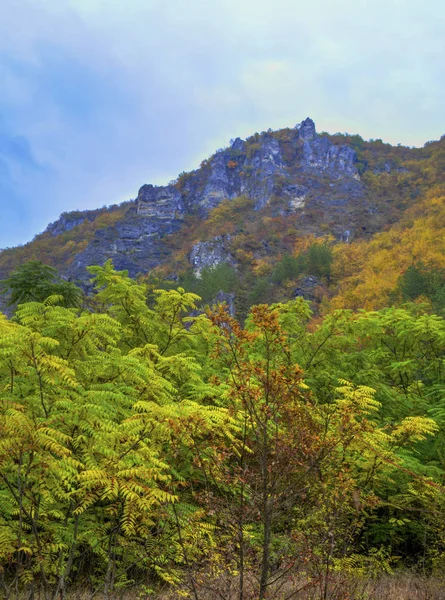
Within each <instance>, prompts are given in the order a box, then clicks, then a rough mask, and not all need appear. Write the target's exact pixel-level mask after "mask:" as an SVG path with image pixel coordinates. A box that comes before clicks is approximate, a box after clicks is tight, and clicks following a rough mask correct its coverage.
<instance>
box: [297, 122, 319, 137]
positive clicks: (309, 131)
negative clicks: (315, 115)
mask: <svg viewBox="0 0 445 600" xmlns="http://www.w3.org/2000/svg"><path fill="white" fill-rule="evenodd" d="M295 129H297V130H298V133H299V134H300V137H301V138H302V139H303V140H313V139H314V138H315V136H316V135H317V132H316V131H315V123H314V121H313V120H312V119H311V118H309V117H307V118H306V119H305V120H304V121H302V122H301V123H300V124H299V125H297V126H296V127H295Z"/></svg>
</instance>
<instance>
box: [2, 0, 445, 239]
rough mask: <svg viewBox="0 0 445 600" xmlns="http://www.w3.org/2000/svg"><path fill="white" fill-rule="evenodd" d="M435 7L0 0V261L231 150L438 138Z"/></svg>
mask: <svg viewBox="0 0 445 600" xmlns="http://www.w3.org/2000/svg"><path fill="white" fill-rule="evenodd" d="M444 31H445V3H444V2H443V0H423V1H421V2H420V1H419V0H372V1H371V0H368V1H365V0H267V1H266V0H125V2H124V1H122V0H0V248H5V247H9V246H14V245H17V244H21V243H25V242H27V241H29V240H30V239H32V238H33V236H34V235H36V234H38V233H39V232H41V231H43V230H44V229H45V228H46V226H47V224H48V223H49V222H51V221H54V220H56V219H57V218H58V216H59V215H60V213H62V212H64V211H69V210H76V209H82V210H83V209H87V208H97V207H101V206H103V205H110V204H115V203H118V202H122V201H125V200H128V199H130V198H135V197H136V196H137V191H138V189H139V187H140V186H141V185H143V184H144V183H153V184H157V185H163V184H166V183H168V182H169V181H170V180H172V179H175V178H176V176H177V175H178V174H179V173H180V172H182V171H188V170H191V169H194V168H197V167H198V166H199V164H200V162H201V161H202V160H203V159H204V158H206V157H208V156H209V155H211V154H212V153H213V152H214V151H215V150H216V149H218V148H221V147H225V146H227V145H228V144H229V141H230V139H232V138H235V137H238V136H239V137H242V138H245V137H247V136H249V135H251V134H253V133H255V132H256V131H264V130H266V129H268V128H269V127H271V128H272V129H279V128H281V127H293V126H294V125H296V124H297V123H300V122H301V121H302V120H303V119H305V118H306V117H308V116H310V117H311V118H312V119H313V120H314V121H315V123H316V127H317V130H318V131H329V132H331V133H335V132H337V131H340V132H349V133H359V134H360V135H362V136H363V137H364V138H365V139H370V138H373V139H376V138H382V139H383V140H384V141H386V142H390V143H394V144H397V143H402V144H404V145H409V146H423V144H424V143H425V142H426V141H428V140H432V139H439V138H440V137H441V136H442V135H443V134H444V133H445V110H444V104H445V102H444V101H445V60H444V55H445V36H444V35H443V32H444Z"/></svg>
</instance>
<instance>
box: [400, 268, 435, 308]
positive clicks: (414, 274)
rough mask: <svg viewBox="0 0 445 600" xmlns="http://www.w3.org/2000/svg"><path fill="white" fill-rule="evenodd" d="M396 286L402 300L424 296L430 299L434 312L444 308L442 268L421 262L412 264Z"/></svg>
mask: <svg viewBox="0 0 445 600" xmlns="http://www.w3.org/2000/svg"><path fill="white" fill-rule="evenodd" d="M398 287H399V289H400V292H401V294H402V297H403V299H404V300H415V299H416V298H418V297H419V296H426V297H428V298H430V299H431V301H432V304H433V307H434V309H435V311H436V312H437V311H442V310H443V309H444V308H445V272H444V271H443V269H437V268H434V267H427V266H425V265H424V264H423V263H422V262H419V263H416V264H413V265H411V266H409V267H408V269H407V270H406V271H405V273H404V274H403V275H402V276H401V277H400V278H399V281H398Z"/></svg>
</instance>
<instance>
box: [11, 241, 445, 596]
mask: <svg viewBox="0 0 445 600" xmlns="http://www.w3.org/2000/svg"><path fill="white" fill-rule="evenodd" d="M309 250H310V248H309V249H308V251H307V253H306V255H305V256H306V258H309V255H310V253H309ZM314 256H315V258H314V264H315V265H320V264H322V265H324V264H326V257H325V256H324V257H323V254H322V252H320V250H319V249H317V250H316V252H315V255H314ZM320 256H322V257H323V260H321V259H320ZM319 259H320V260H319ZM89 271H90V273H91V274H92V276H93V282H94V285H95V289H96V293H95V296H94V298H92V299H91V300H90V306H91V307H93V306H94V310H92V309H91V310H89V311H86V310H81V309H80V308H76V307H71V308H68V307H65V306H62V305H61V304H60V303H59V302H58V297H57V296H54V295H53V296H49V297H47V298H46V299H45V300H44V301H43V302H39V301H36V300H32V301H30V302H23V303H21V304H20V306H19V307H18V309H17V311H16V314H15V316H14V319H12V320H8V319H7V318H6V317H5V316H3V315H0V585H2V587H3V590H4V591H5V590H6V592H5V594H6V595H7V594H8V593H10V592H11V591H12V590H15V589H18V590H19V591H20V589H23V590H24V589H25V588H27V589H28V590H31V591H32V590H33V592H32V593H34V594H35V595H37V594H39V593H40V594H41V596H42V597H44V598H48V599H50V598H51V599H56V598H58V597H65V596H66V592H67V590H68V589H69V587H70V586H71V587H75V586H76V584H78V583H80V582H82V583H85V582H87V584H86V585H87V586H88V587H90V591H91V593H92V594H94V593H96V594H98V593H100V592H103V594H104V596H105V597H106V596H107V595H108V596H109V597H110V596H111V595H112V594H113V593H117V591H118V590H124V589H125V588H129V587H131V586H133V585H139V584H141V585H144V586H146V587H147V588H151V589H157V588H159V586H160V585H168V586H173V587H177V588H178V589H177V594H178V595H179V594H181V593H186V592H185V591H184V589H188V590H189V591H190V593H191V594H192V596H193V595H194V596H195V598H196V597H198V598H199V590H200V586H207V584H208V578H209V577H210V576H211V577H213V578H214V579H215V580H216V581H218V580H219V579H218V578H220V577H221V573H226V572H229V573H230V574H231V576H232V579H233V581H232V583H231V585H232V586H235V587H236V593H237V595H238V597H241V596H242V592H243V590H244V591H245V592H246V593H247V589H248V586H254V587H255V586H256V587H255V590H254V592H255V594H256V597H258V598H266V597H268V596H269V597H270V596H271V594H272V596H273V595H274V594H275V591H276V588H275V587H274V586H275V583H276V581H277V578H278V580H282V581H283V582H286V586H288V588H289V593H293V592H294V591H295V590H296V588H295V582H298V581H301V578H304V580H305V581H307V585H308V586H310V588H311V589H312V592H313V594H318V596H316V597H329V594H330V593H331V592H332V585H333V580H334V579H335V578H338V577H340V578H341V577H349V576H350V574H351V573H356V574H357V575H360V573H362V572H363V570H364V569H366V568H367V567H366V565H372V569H374V570H378V569H380V570H381V571H382V570H383V571H388V569H390V564H391V557H392V556H398V557H400V560H405V561H406V562H407V563H408V562H411V563H413V562H416V561H417V562H420V561H422V565H423V568H425V569H426V568H429V567H431V569H434V568H437V565H439V564H441V561H443V556H444V539H445V535H444V530H443V514H444V512H443V511H444V509H445V506H444V504H443V491H444V490H443V487H442V481H443V474H444V468H445V464H444V461H443V456H444V455H445V439H444V431H445V403H444V400H443V398H444V393H443V392H444V389H445V381H444V374H443V356H444V354H445V325H444V320H443V318H442V317H440V316H437V315H431V314H428V312H426V310H425V307H424V306H423V305H419V304H411V305H409V304H407V305H405V306H403V307H401V308H396V307H392V308H388V309H385V310H381V311H371V312H366V311H360V312H358V313H352V312H351V311H344V310H340V311H336V312H334V313H332V314H330V315H328V316H326V317H325V318H324V319H323V320H320V319H319V320H318V321H315V322H314V321H313V320H312V314H311V311H310V309H309V304H308V302H306V301H304V300H303V299H301V298H296V299H295V300H293V301H291V302H287V303H275V304H272V305H270V306H268V305H265V304H262V305H257V306H255V307H254V308H253V309H252V310H251V312H250V314H249V315H248V316H247V318H246V320H245V325H244V326H243V327H242V326H241V325H240V323H239V322H238V321H237V320H236V319H235V318H233V317H231V316H229V315H228V313H227V311H226V310H225V309H224V307H219V308H217V309H215V311H214V312H213V313H211V314H209V317H210V318H208V317H206V316H204V315H202V314H198V310H197V306H198V303H199V301H200V299H199V297H198V296H197V295H196V294H195V293H193V292H186V291H185V290H184V289H183V288H181V287H179V288H178V289H176V290H175V289H160V288H157V287H154V286H153V285H149V284H147V283H141V282H136V281H134V280H132V279H131V278H129V277H128V274H127V273H126V272H125V271H121V272H117V271H115V269H114V268H113V265H112V263H111V261H108V262H106V263H105V264H104V265H103V266H101V267H99V266H96V267H90V269H89ZM42 272H43V273H48V277H49V276H52V275H53V271H52V270H51V269H49V270H48V269H43V270H42ZM224 273H225V274H226V275H227V281H228V282H229V283H230V282H231V279H230V277H231V275H230V272H229V271H224V270H221V271H220V274H219V277H217V278H216V279H217V280H218V281H219V284H221V282H223V281H224V277H223V275H224ZM213 275H214V274H213V273H209V274H207V277H208V281H212V277H213ZM260 282H261V285H258V288H257V289H252V290H250V293H251V294H254V293H256V294H258V295H260V294H262V293H265V292H264V289H267V285H266V284H268V278H264V279H263V280H262V281H261V279H260ZM208 285H209V288H210V287H211V286H210V284H208ZM230 285H232V283H230ZM262 286H264V289H263V287H262ZM219 289H221V286H219ZM252 298H253V296H252ZM369 568H371V566H370V567H369ZM235 581H236V584H235V583H234V582H235ZM248 581H250V583H247V582H248ZM255 581H256V582H257V583H254V582H255ZM337 581H338V579H337ZM162 582H163V583H162ZM235 587H233V588H232V591H233V589H235ZM312 592H311V593H312ZM174 593H175V592H174ZM218 593H221V592H218ZM275 597H279V595H278V592H277V593H276V594H275Z"/></svg>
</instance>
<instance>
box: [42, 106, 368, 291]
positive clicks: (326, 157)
mask: <svg viewBox="0 0 445 600" xmlns="http://www.w3.org/2000/svg"><path fill="white" fill-rule="evenodd" d="M356 162H357V157H356V153H355V151H354V150H353V149H352V148H350V147H349V146H347V145H336V144H333V143H332V142H331V141H330V140H329V138H328V137H327V136H321V135H318V134H317V133H316V130H315V124H314V122H313V121H312V120H311V119H309V118H307V119H306V120H304V121H303V122H302V123H301V124H299V125H297V126H296V127H295V128H293V129H289V130H286V135H285V136H283V135H277V133H276V132H272V131H269V132H264V133H262V134H255V135H254V136H252V137H251V138H248V139H247V140H245V141H244V140H241V139H239V138H237V139H235V140H234V141H233V142H232V143H231V145H230V147H229V148H226V149H224V150H220V151H218V152H216V154H214V155H213V156H212V157H211V158H210V159H209V160H206V161H204V162H203V164H202V165H201V167H200V168H199V169H197V170H196V171H193V172H192V173H187V174H183V175H181V176H180V177H179V178H178V180H177V181H176V182H175V183H174V184H172V185H168V186H152V185H143V186H142V187H141V188H140V190H139V193H138V196H137V199H136V200H135V201H134V202H133V203H131V205H130V206H129V208H128V210H127V212H126V214H125V216H124V218H123V219H122V220H120V221H118V222H116V223H115V224H114V225H113V226H110V227H105V228H101V229H99V230H97V231H96V233H95V235H94V238H93V239H92V240H91V241H90V242H89V244H88V246H87V247H86V248H85V249H84V250H83V251H82V252H80V253H78V254H77V255H76V256H75V257H74V260H73V261H72V262H71V264H70V266H69V268H68V269H67V270H66V274H67V275H68V276H69V277H70V278H73V279H85V277H86V275H85V267H86V266H88V265H90V264H96V263H99V264H100V263H103V262H104V261H105V260H107V259H108V258H112V259H113V261H114V264H115V266H116V267H117V268H118V269H128V271H129V272H130V274H131V275H133V276H134V275H136V274H137V273H139V272H147V271H149V270H150V269H152V268H153V267H154V266H157V265H159V264H162V263H163V261H165V260H166V259H167V257H168V256H169V253H170V252H169V248H168V247H167V246H166V244H165V239H166V237H167V236H170V235H171V234H174V233H176V232H178V231H179V230H180V229H181V228H182V227H183V224H184V219H185V217H186V216H187V215H197V216H198V217H199V218H200V219H205V218H206V217H207V216H208V215H209V213H210V211H211V210H212V209H214V208H216V207H217V206H218V205H219V204H220V203H221V202H222V201H223V200H229V201H230V200H233V199H234V198H237V197H240V196H244V197H247V198H249V199H250V200H251V201H252V202H253V209H254V210H255V211H264V210H265V209H267V208H268V209H269V211H270V210H272V213H273V214H281V215H286V214H292V213H298V214H299V216H300V227H301V229H302V231H304V232H308V231H310V232H313V233H315V234H320V233H322V232H323V230H322V229H320V226H321V225H322V222H324V220H323V216H324V213H325V212H326V211H328V212H329V221H331V223H332V226H331V230H332V231H331V232H332V233H333V234H334V235H335V236H336V237H338V239H344V238H345V236H346V238H348V237H350V236H351V235H354V234H355V233H356V232H354V229H356V228H357V227H356V226H355V225H354V222H353V221H354V219H353V218H352V217H351V215H354V213H357V212H358V209H360V210H362V211H364V213H366V212H367V211H368V212H369V210H372V207H370V206H368V205H367V201H366V198H365V196H366V195H365V193H364V190H363V186H362V184H361V182H360V177H359V174H358V170H357V165H356ZM272 203H273V204H274V207H273V209H272V208H271V204H272ZM314 212H318V213H319V214H318V218H314ZM80 218H81V217H78V219H80ZM85 218H87V217H85ZM64 219H65V220H66V217H65V218H64ZM74 223H76V224H77V221H76V222H75V221H74V220H71V222H70V223H69V225H68V226H69V227H71V226H74ZM63 225H64V223H59V222H56V223H55V224H53V225H52V226H51V232H52V233H56V232H59V231H61V230H62V229H63ZM324 232H325V231H324ZM223 260H224V261H230V260H231V258H230V251H229V248H228V245H227V244H226V241H225V240H222V241H221V240H216V241H213V242H212V241H211V242H205V241H204V242H202V243H201V245H199V243H198V245H197V246H196V248H195V249H194V250H193V251H192V252H191V254H190V265H191V266H193V267H194V268H195V270H196V271H197V272H199V269H201V268H202V267H203V266H209V265H210V264H217V263H218V262H221V261H223Z"/></svg>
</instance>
